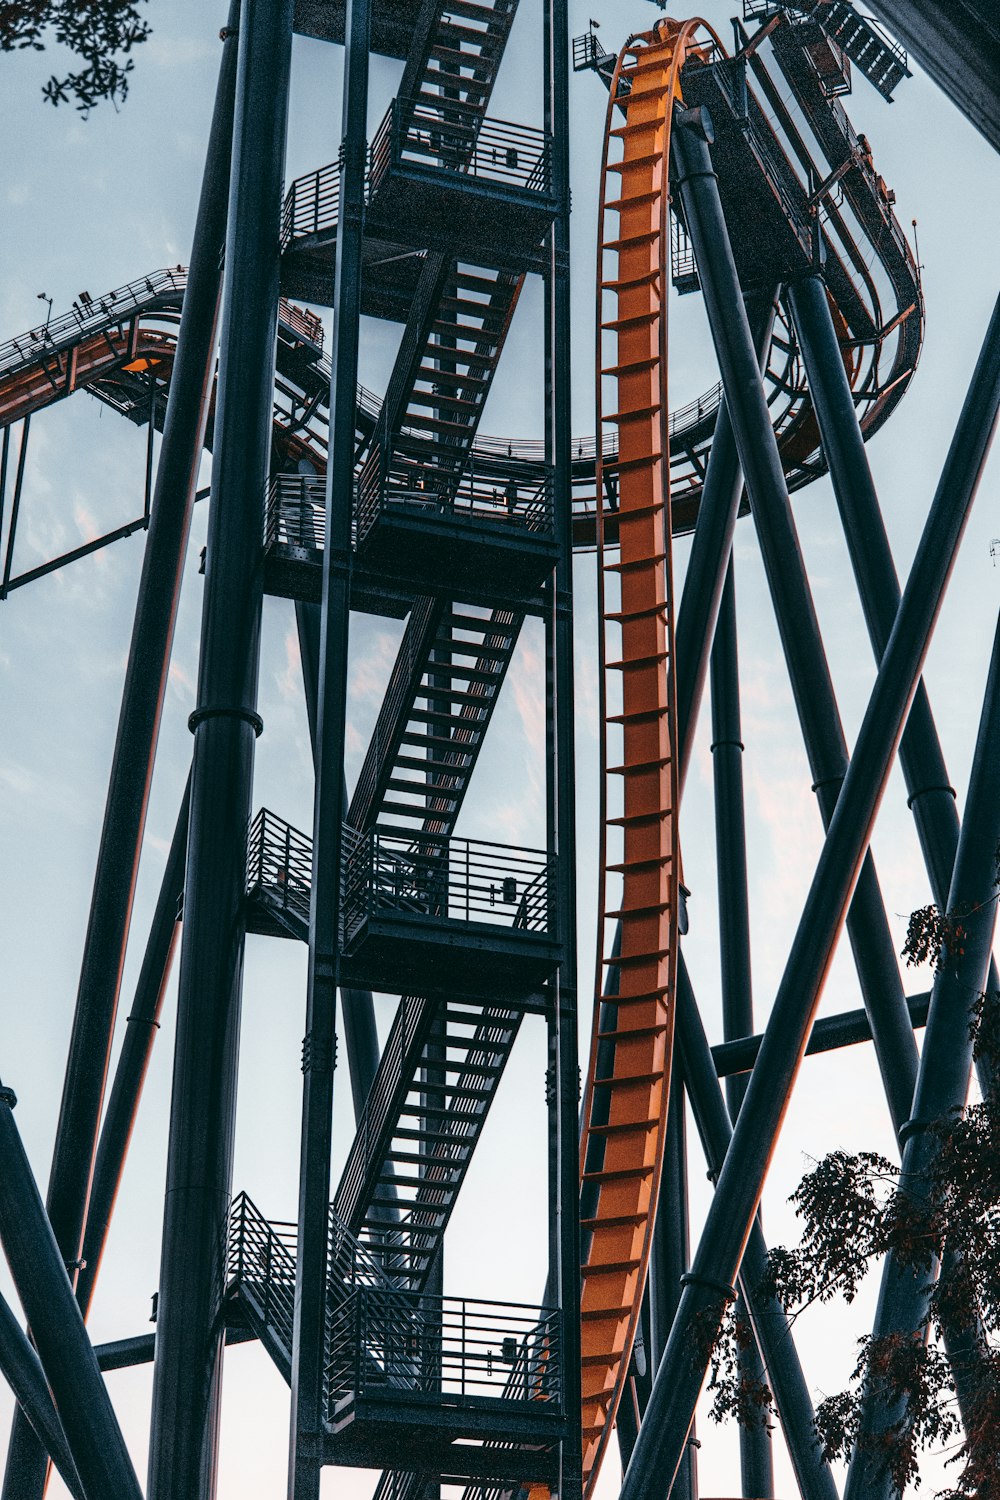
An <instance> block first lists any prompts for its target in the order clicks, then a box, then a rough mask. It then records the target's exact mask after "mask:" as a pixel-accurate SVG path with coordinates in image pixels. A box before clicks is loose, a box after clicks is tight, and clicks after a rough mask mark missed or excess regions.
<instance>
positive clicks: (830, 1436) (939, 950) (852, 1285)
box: [710, 867, 1000, 1500]
mask: <svg viewBox="0 0 1000 1500" xmlns="http://www.w3.org/2000/svg"><path fill="white" fill-rule="evenodd" d="M998 875H1000V867H998ZM992 899H993V900H996V899H997V897H996V895H995V896H994V897H993V898H992ZM968 915H969V911H968V910H961V911H954V912H947V913H943V914H942V913H940V912H939V911H938V910H937V908H936V907H924V908H922V909H921V910H920V911H919V912H914V913H913V916H912V917H911V919H910V926H909V931H908V933H907V939H906V946H905V947H904V949H903V956H904V957H905V958H906V959H907V962H908V963H910V964H914V963H922V962H927V961H930V962H931V963H933V964H934V967H935V969H936V970H939V971H940V970H941V969H943V968H944V967H945V966H946V965H947V963H948V961H949V958H951V957H955V956H957V955H958V954H960V953H961V951H962V948H963V946H964V941H965V930H964V927H963V919H964V918H966V917H968ZM970 998H971V997H970ZM971 1009H972V1018H973V1019H972V1026H971V1031H972V1038H973V1047H974V1055H975V1057H976V1059H977V1060H981V1061H983V1062H985V1063H986V1064H987V1065H988V1071H989V1072H992V1073H993V1075H994V1076H996V1070H997V1069H998V1068H1000V995H997V994H992V993H990V994H984V995H980V996H979V997H978V998H977V999H976V1000H975V1002H974V1004H973V1006H972V1007H971ZM929 1130H930V1132H931V1133H932V1135H933V1137H934V1141H935V1149H934V1150H933V1151H932V1152H930V1153H929V1166H928V1169H927V1170H926V1171H925V1172H923V1173H922V1174H920V1175H915V1176H914V1177H912V1178H910V1179H908V1180H907V1181H906V1182H905V1183H903V1182H901V1180H900V1169H899V1167H898V1166H897V1165H896V1164H895V1163H894V1162H891V1161H889V1160H887V1159H886V1158H885V1157H883V1156H880V1155H878V1154H876V1153H874V1152H868V1151H862V1152H858V1153H856V1154H853V1155H851V1154H848V1153H847V1152H844V1151H834V1152H832V1153H831V1154H830V1155H828V1156H826V1157H825V1158H824V1159H823V1160H822V1161H820V1162H818V1163H817V1165H816V1166H815V1168H814V1169H813V1170H812V1171H811V1172H810V1173H808V1174H807V1176H805V1177H804V1178H803V1180H802V1181H801V1182H800V1184H799V1186H798V1187H797V1188H796V1190H795V1192H794V1193H793V1195H792V1197H791V1200H790V1201H791V1202H792V1203H793V1204H794V1206H795V1209H796V1213H797V1215H798V1217H799V1218H800V1220H801V1221H802V1237H801V1239H800V1242H799V1244H798V1245H797V1246H796V1247H795V1248H794V1249H786V1248H784V1247H778V1248H775V1249H774V1250H772V1251H771V1253H770V1256H769V1261H768V1270H767V1276H766V1279H765V1282H764V1285H763V1286H762V1287H761V1288H760V1292H761V1294H762V1295H769V1296H772V1297H775V1298H777V1300H778V1301H779V1303H780V1304H781V1305H782V1307H783V1308H784V1309H785V1310H786V1312H787V1314H788V1315H789V1317H790V1319H791V1320H792V1321H794V1319H795V1317H796V1316H797V1315H798V1314H799V1313H800V1312H801V1311H803V1309H805V1308H806V1307H809V1306H811V1305H813V1304H815V1303H825V1302H830V1301H832V1300H834V1299H835V1298H843V1300H844V1301H845V1302H848V1303H850V1302H852V1301H853V1300H854V1297H855V1296H856V1294H857V1292H858V1288H859V1286H860V1284H861V1281H862V1279H863V1277H864V1276H865V1275H866V1273H867V1272H868V1271H869V1270H870V1269H871V1268H872V1267H873V1266H874V1265H877V1264H878V1263H879V1262H881V1261H882V1260H883V1259H884V1258H885V1257H886V1256H887V1255H889V1254H890V1253H891V1254H892V1255H893V1256H894V1258H895V1261H896V1263H897V1265H898V1267H899V1268H900V1270H901V1271H903V1272H908V1273H910V1274H911V1275H913V1276H914V1277H915V1278H918V1279H919V1281H920V1283H921V1285H922V1286H923V1287H924V1288H925V1294H926V1301H925V1308H926V1311H925V1315H924V1318H923V1321H922V1324H921V1326H920V1328H919V1330H918V1331H917V1333H916V1336H912V1335H908V1336H902V1335H899V1334H893V1335H890V1336H888V1337H884V1338H879V1339H875V1338H871V1337H868V1338H863V1339H861V1340H860V1342H859V1346H858V1350H859V1352H858V1358H857V1362H856V1364H855V1368H854V1371H853V1373H852V1376H851V1382H850V1385H849V1388H848V1389H847V1390H845V1391H841V1392H839V1393H837V1394H836V1395H833V1396H830V1397H828V1398H827V1399H826V1400H824V1401H822V1402H821V1403H820V1405H819V1406H818V1407H817V1409H816V1429H817V1434H818V1436H819V1439H820V1442H821V1444H822V1447H823V1451H824V1453H825V1456H826V1457H827V1458H828V1459H830V1460H834V1459H841V1460H844V1461H848V1460H849V1459H850V1458H851V1456H852V1454H853V1453H854V1452H855V1449H856V1448H857V1447H859V1445H860V1446H861V1447H862V1448H864V1449H865V1450H867V1451H869V1452H876V1453H877V1454H878V1455H880V1460H881V1462H882V1463H883V1464H884V1465H885V1467H886V1469H887V1470H888V1472H889V1474H890V1475H891V1478H892V1483H893V1485H894V1488H895V1490H896V1492H897V1494H902V1492H903V1491H904V1490H905V1489H906V1487H907V1485H909V1484H916V1485H919V1483H920V1473H919V1466H920V1454H921V1452H922V1451H924V1450H927V1449H937V1450H940V1449H950V1450H951V1458H950V1462H951V1463H952V1464H953V1465H954V1467H955V1469H956V1476H955V1481H954V1485H953V1487H952V1488H949V1489H947V1490H944V1491H941V1492H939V1496H938V1500H970V1497H973V1496H974V1497H976V1500H1000V1099H998V1098H997V1097H995V1096H994V1097H992V1098H990V1097H988V1098H985V1099H983V1100H982V1101H981V1102H977V1103H973V1104H969V1105H967V1106H966V1107H965V1108H963V1109H960V1110H955V1111H954V1112H952V1113H951V1114H949V1115H948V1116H946V1117H945V1118H942V1119H939V1120H937V1121H935V1122H933V1123H932V1124H931V1125H930V1126H929ZM956 1331H957V1332H958V1334H959V1337H957V1338H956ZM946 1336H947V1337H948V1342H949V1352H948V1355H946V1354H945V1342H946ZM751 1337H752V1334H751V1331H750V1328H749V1326H748V1325H747V1324H746V1323H745V1322H744V1321H743V1320H742V1318H740V1317H738V1316H737V1314H736V1311H735V1309H734V1308H730V1311H729V1313H728V1314H727V1317H726V1319H725V1320H724V1323H723V1329H722V1333H721V1334H720V1336H719V1338H718V1339H717V1341H716V1344H715V1348H714V1350H713V1355H712V1372H711V1379H710V1388H711V1390H712V1392H713V1407H712V1416H713V1417H714V1418H715V1419H716V1420H719V1421H721V1420H723V1419H724V1418H726V1417H735V1418H736V1419H737V1420H738V1421H739V1422H741V1423H742V1424H743V1425H744V1426H747V1425H753V1424H755V1423H759V1422H767V1423H769V1422H770V1420H771V1418H772V1417H773V1416H774V1415H775V1414H776V1413H775V1407H774V1400H773V1397H772V1393H771V1390H770V1388H769V1386H768V1385H767V1382H766V1378H765V1379H764V1380H762V1381H756V1380H753V1379H750V1378H749V1377H748V1376H747V1374H746V1367H745V1364H744V1362H743V1361H741V1360H740V1357H739V1356H740V1351H741V1349H742V1348H744V1347H745V1346H746V1345H747V1343H748V1342H749V1340H750V1339H751ZM959 1390H960V1391H961V1393H962V1404H963V1413H964V1422H963V1420H962V1417H960V1415H959V1411H958V1391H959ZM866 1395H867V1398H868V1400H871V1401H873V1403H874V1405H875V1406H876V1407H880V1408H881V1409H882V1410H883V1411H893V1410H895V1411H899V1410H903V1411H904V1412H905V1415H904V1416H903V1417H902V1418H901V1419H900V1420H898V1421H896V1422H893V1423H889V1424H888V1425H882V1426H876V1427H875V1428H874V1429H872V1428H871V1427H870V1426H867V1427H866V1426H863V1425H862V1422H861V1415H862V1402H863V1398H865V1397H866Z"/></svg>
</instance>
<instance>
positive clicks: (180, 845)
mask: <svg viewBox="0 0 1000 1500" xmlns="http://www.w3.org/2000/svg"><path fill="white" fill-rule="evenodd" d="M190 798H191V786H190V780H189V782H188V784H187V785H186V786H185V788H184V796H183V797H182V798H181V805H180V811H179V812H178V814H177V822H176V824H175V826H174V836H173V838H172V840H171V842H170V849H169V852H168V854H167V863H166V866H165V868H164V871H163V879H162V880H161V882H160V893H159V895H158V896H157V898H156V907H155V910H154V912H153V920H152V923H151V924H150V929H149V938H148V940H147V943H146V951H145V953H144V954H143V959H142V967H141V969H140V970H139V978H138V980H137V982H136V987H135V996H134V998H133V1001H132V1009H131V1011H130V1012H129V1016H128V1024H127V1026H126V1030H125V1039H124V1041H123V1042H122V1050H121V1053H120V1054H119V1057H118V1065H117V1067H116V1069H115V1080H114V1083H113V1084H112V1086H111V1094H110V1097H109V1099H108V1107H107V1110H106V1111H105V1115H104V1120H103V1123H102V1125H101V1138H100V1141H99V1143H98V1147H97V1155H96V1157H95V1159H94V1185H93V1187H92V1188H91V1193H90V1203H89V1204H88V1207H87V1228H86V1233H85V1234H84V1237H83V1254H82V1257H81V1258H82V1260H83V1262H84V1264H83V1266H82V1267H81V1269H80V1274H79V1277H78V1279H77V1283H76V1300H77V1301H78V1302H79V1304H80V1307H81V1309H82V1311H83V1316H84V1317H86V1316H87V1313H88V1311H89V1309H90V1303H91V1299H92V1297H93V1295H94V1287H95V1285H96V1283H97V1277H98V1275H99V1273H100V1269H101V1258H102V1256H103V1255H104V1247H105V1244H106V1242H107V1237H108V1230H109V1229H110V1227H111V1215H112V1213H113V1211H114V1206H115V1198H116V1197H117V1195H118V1188H119V1185H120V1183H121V1178H122V1172H123V1171H124V1169H125V1159H126V1157H127V1155H128V1148H129V1141H130V1140H131V1138H132V1130H133V1128H134V1126H135V1121H136V1115H137V1113H138V1109H139V1100H140V1098H141V1096H142V1089H143V1084H144V1083H145V1081H146V1070H147V1069H148V1067H149V1062H150V1058H151V1057H152V1054H153V1045H154V1043H155V1041H156V1033H157V1031H158V1030H159V1027H160V1013H161V1011H162V1009H163V997H164V993H165V991H166V987H167V980H168V979H169V977H170V968H171V964H172V962H173V956H174V948H175V946H176V943H177V933H178V921H179V918H180V902H181V898H182V895H183V891H184V861H185V859H186V857H187V836H188V813H189V809H190Z"/></svg>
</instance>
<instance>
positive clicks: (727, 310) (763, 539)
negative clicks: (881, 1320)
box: [676, 129, 917, 1129]
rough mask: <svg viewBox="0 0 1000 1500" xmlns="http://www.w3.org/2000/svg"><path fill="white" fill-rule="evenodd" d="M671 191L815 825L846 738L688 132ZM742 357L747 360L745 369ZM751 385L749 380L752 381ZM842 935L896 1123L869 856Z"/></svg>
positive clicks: (826, 811) (904, 1019)
mask: <svg viewBox="0 0 1000 1500" xmlns="http://www.w3.org/2000/svg"><path fill="white" fill-rule="evenodd" d="M676 159H677V162H678V165H679V167H680V174H679V175H680V191H681V195H682V198H683V200H684V203H685V209H686V212H687V215H688V221H689V229H690V233H691V239H692V243H693V245H694V250H695V257H696V259H697V260H698V264H699V266H704V268H705V269H704V270H703V271H702V272H700V274H701V279H702V286H703V290H704V293H705V302H706V308H707V311H708V314H709V324H710V327H711V329H712V337H713V341H714V343H715V347H716V352H717V355H718V358H719V365H720V369H721V372H722V380H723V386H724V387H725V389H726V391H727V394H728V400H729V408H730V414H731V416H732V420H733V427H734V431H735V434H736V444H737V448H738V450H739V452H740V455H741V460H742V463H743V469H744V475H745V477H746V481H747V489H748V491H749V495H750V506H751V511H752V514H753V518H754V525H755V527H756V530H757V535H758V539H759V542H760V548H761V553H762V555H763V559H764V567H765V571H766V574H767V579H768V585H769V588H770V592H771V598H772V601H773V603H774V609H775V614H776V616H777V621H778V629H779V633H780V635H781V643H782V647H783V649H784V655H785V660H786V663H787V666H788V671H789V676H790V678H791V684H792V691H793V694H794V697H795V705H796V709H797V711H798V716H799V721H800V723H801V725H802V733H803V738H804V740H805V746H806V753H807V755H808V757H809V765H810V769H811V771H812V776H813V789H814V791H815V792H816V793H817V798H818V801H819V807H820V814H821V816H822V819H823V824H824V827H829V822H830V817H831V815H832V812H833V808H834V805H835V803H836V800H837V794H838V792H839V789H840V785H841V782H842V780H843V776H844V773H845V771H846V769H847V759H848V757H847V743H846V740H845V738H844V731H843V727H842V725H841V722H840V715H839V713H838V711H837V703H836V698H835V696H834V691H833V682H832V679H831V677H830V669H829V666H828V664H827V660H826V653H825V651H824V649H823V641H822V637H821V635H820V630H819V621H818V620H817V618H816V611H815V608H814V605H813V601H812V595H811V592H810V589H809V582H808V576H807V573H806V567H805V562H804V560H803V557H802V552H801V548H800V546H799V539H798V535H797V533H796V530H795V522H794V520H793V518H792V511H791V505H790V503H789V499H788V490H787V487H786V484H785V476H784V472H783V470H782V467H781V456H780V454H779V452H778V445H777V441H776V439H775V436H774V432H773V429H772V427H771V420H770V414H769V411H768V407H767V402H766V400H765V397H764V392H763V389H762V387H761V384H760V380H759V378H758V376H757V366H756V360H755V358H754V354H753V347H752V345H749V344H748V333H749V328H748V325H747V319H746V314H745V312H744V308H743V301H742V298H741V296H740V293H739V283H738V281H737V278H736V270H735V266H734V264H733V258H732V252H731V250H730V248H729V239H728V235H727V232H726V226H725V219H724V217H723V214H722V206H721V203H720V201H719V193H718V183H717V180H716V177H715V174H714V172H713V170H712V164H711V158H710V156H709V152H708V145H707V142H706V141H705V140H704V138H703V137H702V136H701V135H700V134H699V133H698V132H696V131H695V130H691V129H681V130H680V131H678V132H677V133H676ZM751 361H752V364H751ZM751 380H752V381H753V384H752V385H751ZM847 927H848V936H849V938H850V942H851V948H852V950H853V953H854V959H855V965H856V967H857V971H858V978H859V980H860V983H861V988H862V994H863V998H864V1003H865V1009H866V1010H867V1011H868V1014H869V1016H870V1018H871V1023H872V1036H873V1038H874V1039H875V1051H876V1056H877V1058H878V1063H879V1069H880V1071H881V1074H882V1081H883V1086H884V1088H885V1091H886V1098H887V1100H888V1101H889V1109H890V1113H891V1116H892V1119H893V1123H894V1125H895V1127H896V1128H897V1129H898V1127H899V1126H900V1125H901V1124H902V1122H903V1121H904V1120H905V1119H906V1118H907V1115H908V1114H909V1109H910V1102H911V1100H912V1098H913V1084H914V1080H915V1078H916V1064H917V1054H916V1043H915V1042H914V1040H913V1032H912V1028H911V1026H910V1018H909V1013H908V1011H907V1009H906V1002H905V998H904V995H903V986H902V981H901V979H900V975H899V965H898V962H897V959H896V952H895V945H894V943H893V939H892V933H891V932H890V930H889V924H888V921H887V920H886V916H885V907H884V904H883V901H882V895H881V892H880V890H879V885H878V878H877V876H876V873H875V866H874V862H873V860H872V858H871V856H870V854H868V855H866V857H865V860H864V864H863V867H862V871H861V875H860V878H859V880H858V883H857V890H856V892H855V895H854V899H853V901H852V904H851V908H850V912H849V914H848V919H847Z"/></svg>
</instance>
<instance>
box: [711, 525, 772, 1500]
mask: <svg viewBox="0 0 1000 1500" xmlns="http://www.w3.org/2000/svg"><path fill="white" fill-rule="evenodd" d="M711 674H712V775H713V779H714V783H715V848H716V869H717V871H718V887H719V950H720V957H721V966H722V1029H723V1036H724V1037H725V1039H726V1041H727V1042H728V1041H732V1040H733V1039H734V1038H735V1037H740V1036H749V1035H750V1034H751V1033H752V1031H753V988H752V981H751V969H750V903H749V898H748V894H747V846H746V821H745V818H744V811H743V738H742V726H741V722H740V678H739V656H738V648H737V636H736V584H735V581H734V577H733V559H732V555H731V554H730V558H729V568H728V571H727V573H726V582H725V588H724V590H723V594H722V604H721V608H720V610H719V619H718V624H717V626H716V630H715V641H714V644H713V647H712V660H711ZM745 1093H746V1078H745V1077H743V1076H741V1075H736V1076H735V1077H732V1078H728V1079H727V1080H726V1102H727V1104H728V1106H729V1114H730V1117H731V1119H733V1120H734V1121H735V1119H736V1117H737V1116H738V1114H739V1112H740V1105H741V1104H742V1103H743V1095H744V1094H745ZM759 1222H760V1219H759V1215H758V1223H759ZM746 1311H747V1309H746V1306H745V1303H744V1302H743V1299H742V1297H741V1298H740V1299H739V1301H738V1303H737V1315H738V1316H745V1315H746ZM740 1365H741V1368H742V1370H743V1371H744V1373H745V1374H746V1375H747V1377H748V1378H749V1379H750V1380H751V1381H757V1382H760V1381H761V1380H763V1378H764V1373H765V1372H764V1365H763V1361H762V1360H761V1357H760V1354H759V1352H758V1350H757V1347H756V1345H755V1344H752V1345H750V1346H749V1347H748V1348H747V1349H745V1350H744V1351H743V1352H742V1354H741V1356H740ZM740 1470H741V1478H742V1480H743V1493H744V1495H752V1496H754V1497H756V1500H764V1497H765V1496H772V1495H773V1494H774V1458H773V1455H772V1452H771V1434H770V1432H769V1431H768V1428H767V1425H766V1423H765V1422H764V1421H763V1420H762V1421H761V1422H760V1423H759V1425H758V1426H756V1427H741V1428H740Z"/></svg>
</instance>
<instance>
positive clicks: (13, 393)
mask: <svg viewBox="0 0 1000 1500" xmlns="http://www.w3.org/2000/svg"><path fill="white" fill-rule="evenodd" d="M175 344H176V339H175V337H174V336H173V335H172V334H170V333H166V332H164V331H162V330H154V329H149V328H144V327H143V325H142V321H141V319H140V318H139V317H136V318H133V319H132V320H131V322H129V323H127V324H125V325H124V326H121V325H120V323H119V322H118V321H117V320H116V321H115V323H114V326H113V327H109V328H107V329H104V330H102V331H101V332H100V333H92V334H88V335H87V336H86V337H84V338H82V339H81V340H80V342H79V343H77V344H74V345H72V347H71V348H69V349H64V350H60V351H59V352H56V351H51V352H48V351H46V350H40V351H39V354H38V357H37V359H35V360H34V361H33V362H32V363H31V364H29V365H28V366H27V367H26V368H22V369H19V370H17V371H16V372H14V373H12V374H11V375H8V376H6V377H5V378H0V425H2V426H7V425H9V424H10V423H13V422H17V421H19V420H20V419H21V418H22V417H26V416H29V415H30V414H31V413H32V412H34V411H38V410H40V409H41V408H42V407H44V406H51V405H52V403H53V402H54V401H59V400H61V399H62V398H63V397H64V396H70V395H72V393H73V392H74V391H77V390H80V389H81V388H83V387H86V386H88V385H92V384H93V383H94V382H95V381H97V380H101V379H102V378H104V377H106V376H108V375H110V374H111V373H112V372H113V371H115V370H121V369H124V370H145V369H148V368H151V367H154V366H155V367H156V368H157V373H158V375H159V376H160V378H161V379H166V378H169V374H170V370H171V368H172V365H173V356H174V348H175Z"/></svg>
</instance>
